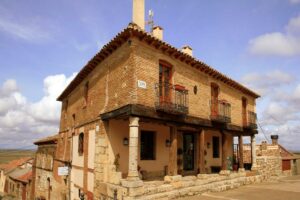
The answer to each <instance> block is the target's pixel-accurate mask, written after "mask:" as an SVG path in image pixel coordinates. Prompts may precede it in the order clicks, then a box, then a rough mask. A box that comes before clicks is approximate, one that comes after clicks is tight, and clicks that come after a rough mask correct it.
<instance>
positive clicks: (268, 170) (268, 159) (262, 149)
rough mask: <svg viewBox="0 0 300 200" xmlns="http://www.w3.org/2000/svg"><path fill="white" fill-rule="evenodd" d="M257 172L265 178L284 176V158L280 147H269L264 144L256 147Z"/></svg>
mask: <svg viewBox="0 0 300 200" xmlns="http://www.w3.org/2000/svg"><path fill="white" fill-rule="evenodd" d="M256 164H257V170H258V171H259V172H260V173H261V174H262V175H263V176H267V177H270V176H279V175H281V174H282V158H281V156H280V148H279V146H278V145H268V144H267V143H266V142H262V144H261V145H257V147H256Z"/></svg>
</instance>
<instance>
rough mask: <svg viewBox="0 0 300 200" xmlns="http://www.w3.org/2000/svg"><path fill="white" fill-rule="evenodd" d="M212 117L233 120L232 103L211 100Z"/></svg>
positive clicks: (225, 121) (212, 118)
mask: <svg viewBox="0 0 300 200" xmlns="http://www.w3.org/2000/svg"><path fill="white" fill-rule="evenodd" d="M210 110H211V114H210V118H211V120H213V121H219V122H224V123H230V122H231V105H230V103H228V102H227V101H225V100H211V101H210Z"/></svg>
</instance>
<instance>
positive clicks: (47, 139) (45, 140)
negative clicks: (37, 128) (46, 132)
mask: <svg viewBox="0 0 300 200" xmlns="http://www.w3.org/2000/svg"><path fill="white" fill-rule="evenodd" d="M58 137H59V134H55V135H52V136H49V137H45V138H42V139H39V140H37V141H35V142H34V144H35V145H39V144H44V143H54V142H56V140H57V139H58Z"/></svg>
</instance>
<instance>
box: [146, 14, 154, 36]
mask: <svg viewBox="0 0 300 200" xmlns="http://www.w3.org/2000/svg"><path fill="white" fill-rule="evenodd" d="M153 16H154V12H153V10H149V13H148V21H146V25H148V26H150V33H151V34H152V33H153V27H154V20H153Z"/></svg>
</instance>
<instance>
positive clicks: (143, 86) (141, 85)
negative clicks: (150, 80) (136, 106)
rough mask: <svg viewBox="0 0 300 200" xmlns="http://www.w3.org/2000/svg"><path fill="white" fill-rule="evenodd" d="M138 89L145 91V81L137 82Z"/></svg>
mask: <svg viewBox="0 0 300 200" xmlns="http://www.w3.org/2000/svg"><path fill="white" fill-rule="evenodd" d="M138 87H139V88H143V89H146V88H147V84H146V82H145V81H141V80H138Z"/></svg>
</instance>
